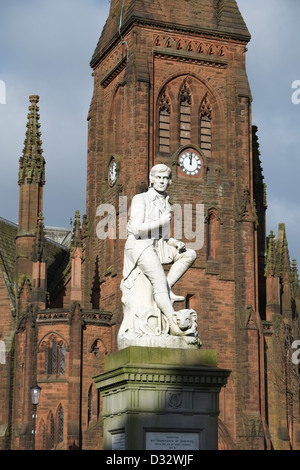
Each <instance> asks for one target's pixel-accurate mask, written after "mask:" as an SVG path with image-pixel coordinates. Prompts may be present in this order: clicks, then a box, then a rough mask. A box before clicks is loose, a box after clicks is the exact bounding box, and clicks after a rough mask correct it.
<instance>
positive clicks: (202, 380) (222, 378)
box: [94, 364, 230, 393]
mask: <svg viewBox="0 0 300 470" xmlns="http://www.w3.org/2000/svg"><path fill="white" fill-rule="evenodd" d="M229 373H230V372H229V371H227V370H223V369H218V368H214V367H207V366H198V367H180V366H171V365H163V364H162V365H152V366H146V365H145V364H127V365H125V366H124V367H120V368H117V369H114V370H110V371H107V372H104V373H102V374H101V376H100V377H99V379H98V378H97V377H94V381H95V384H96V387H97V388H100V389H101V392H102V393H105V391H106V390H110V389H111V387H112V385H113V386H114V387H122V385H123V384H125V383H126V384H128V385H130V386H132V387H135V386H137V387H141V386H145V387H147V386H153V385H160V386H172V385H176V386H178V385H180V386H182V387H183V388H184V387H196V388H197V389H198V390H202V389H205V390H207V389H213V390H217V389H220V388H221V387H223V386H224V385H226V383H227V378H228V376H229ZM100 382H101V385H100Z"/></svg>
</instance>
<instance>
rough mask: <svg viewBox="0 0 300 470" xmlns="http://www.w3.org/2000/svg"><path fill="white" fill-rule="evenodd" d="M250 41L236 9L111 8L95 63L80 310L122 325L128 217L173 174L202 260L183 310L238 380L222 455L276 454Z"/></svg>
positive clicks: (189, 281)
mask: <svg viewBox="0 0 300 470" xmlns="http://www.w3.org/2000/svg"><path fill="white" fill-rule="evenodd" d="M249 40H250V34H249V32H248V30H247V27H246V25H245V23H244V20H243V18H242V16H241V14H240V12H239V9H238V6H237V3H236V1H235V0H222V1H220V0H209V1H207V0H198V1H189V2H187V1H183V0H178V1H176V2H175V3H174V1H173V0H165V1H164V2H159V1H157V0H151V1H150V0H147V1H139V0H135V1H133V0H123V1H121V0H113V1H111V7H110V13H109V17H108V19H107V22H106V24H105V27H104V29H103V32H102V34H101V37H100V40H99V42H98V45H97V47H96V50H95V52H94V55H93V57H92V60H91V67H92V68H93V76H94V93H93V97H92V101H91V106H90V110H89V115H88V173H87V220H88V226H89V234H90V236H89V238H88V240H87V242H86V256H85V267H84V269H85V272H84V276H83V278H84V280H85V281H84V282H85V286H84V296H83V297H84V298H83V304H84V306H85V308H95V309H99V308H101V309H104V310H106V311H110V312H112V313H113V318H114V322H115V323H116V325H117V327H118V325H120V323H121V321H122V305H121V292H120V282H121V279H122V268H123V248H124V243H125V238H126V233H125V235H124V221H126V219H127V210H128V209H129V207H130V202H131V198H132V197H133V195H134V194H136V193H138V192H142V191H144V190H145V188H147V186H148V175H149V170H150V168H151V167H152V166H153V165H154V164H156V163H162V162H163V163H166V164H167V165H168V166H169V167H171V169H172V186H171V188H170V189H171V190H170V195H171V199H170V200H171V202H172V204H174V206H175V205H176V207H177V208H181V213H179V222H178V221H177V230H178V231H179V232H180V234H181V235H182V239H183V240H184V241H185V242H187V243H189V244H190V246H191V247H192V248H194V249H195V250H196V252H197V260H196V261H195V263H194V265H193V267H192V268H191V269H190V270H189V272H187V273H186V274H185V275H184V277H183V278H182V279H181V280H180V281H179V282H178V286H177V285H176V286H177V289H178V292H180V294H181V295H184V301H183V302H179V303H178V306H177V307H176V308H178V309H179V308H185V307H189V308H193V309H195V310H196V311H197V312H198V325H199V334H200V337H201V340H202V342H203V348H208V349H210V348H212V349H216V350H217V352H218V358H219V365H220V367H223V368H226V369H230V370H231V371H232V372H231V376H230V379H229V382H228V385H227V387H226V389H224V390H222V392H221V397H220V402H221V414H220V420H219V429H220V433H219V434H220V448H224V449H226V448H227V449H229V448H235V449H243V448H250V447H251V448H256V449H262V448H265V447H268V445H269V444H268V437H267V436H268V429H267V424H266V410H265V407H264V396H265V391H264V362H263V360H264V359H263V353H262V351H263V345H264V338H263V325H262V317H261V315H260V311H259V304H260V300H259V299H260V298H261V296H262V295H263V293H260V292H259V289H258V285H259V280H260V278H261V277H262V276H263V269H262V268H261V265H259V262H258V249H257V247H258V242H259V243H260V240H261V239H262V237H261V236H260V234H259V233H260V230H261V227H263V225H264V210H265V207H264V203H263V197H262V194H261V193H259V194H258V195H257V194H254V184H253V182H254V176H255V178H256V179H258V180H259V181H260V182H261V181H262V176H261V173H260V167H259V164H257V161H256V160H255V162H254V158H253V149H252V138H253V135H254V136H255V132H254V134H253V133H252V124H251V100H252V98H251V92H250V88H249V84H248V79H247V75H246V69H245V52H246V46H247V43H248V41H249ZM254 173H255V174H254ZM254 197H258V198H259V201H258V202H259V214H258V212H257V209H256V202H257V201H255V199H254ZM112 208H113V209H112ZM187 213H188V214H189V215H190V217H189V219H188V218H187V217H186V219H185V215H186V214H187ZM199 214H200V216H199ZM198 216H199V217H198ZM187 220H188V222H189V223H190V226H186V225H188V223H187ZM259 220H260V221H261V222H263V223H262V225H259V224H258V221H259ZM105 224H106V230H103V226H104V225H105ZM180 224H181V225H180ZM176 235H177V237H176V238H178V234H176ZM260 244H261V243H260ZM175 293H176V292H175Z"/></svg>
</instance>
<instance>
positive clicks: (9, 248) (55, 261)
mask: <svg viewBox="0 0 300 470" xmlns="http://www.w3.org/2000/svg"><path fill="white" fill-rule="evenodd" d="M17 230H18V226H17V224H15V223H13V222H10V221H8V220H6V219H3V218H1V217H0V269H1V271H2V273H3V276H4V279H5V282H6V285H7V288H8V291H9V294H10V297H11V299H13V298H14V295H15V294H14V289H13V287H14V263H15V238H16V235H17ZM45 231H46V234H49V233H51V231H52V232H55V229H53V228H52V229H51V230H49V229H48V230H47V228H46V230H45ZM45 240H46V253H47V289H48V291H49V292H51V291H52V289H53V288H54V287H55V286H56V285H57V283H58V282H59V280H60V279H61V277H62V274H63V272H64V271H65V269H66V268H67V266H68V264H69V261H70V251H69V243H68V244H67V245H63V244H60V243H57V242H55V241H53V240H51V239H49V238H45Z"/></svg>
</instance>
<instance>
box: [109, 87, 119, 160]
mask: <svg viewBox="0 0 300 470" xmlns="http://www.w3.org/2000/svg"><path fill="white" fill-rule="evenodd" d="M122 101H123V88H122V86H121V84H120V83H118V84H117V85H116V87H115V89H114V91H113V93H112V97H111V101H110V105H109V119H108V129H107V131H108V133H107V136H108V148H107V149H106V151H107V154H108V155H110V154H115V153H116V154H121V153H122V143H123V132H122V129H123V106H122ZM107 163H108V162H107Z"/></svg>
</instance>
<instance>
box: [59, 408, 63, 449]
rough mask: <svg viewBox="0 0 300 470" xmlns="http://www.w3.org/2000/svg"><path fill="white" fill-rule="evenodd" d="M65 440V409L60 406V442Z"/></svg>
mask: <svg viewBox="0 0 300 470" xmlns="http://www.w3.org/2000/svg"><path fill="white" fill-rule="evenodd" d="M63 440H64V410H63V407H62V406H60V407H59V411H58V444H59V443H60V442H63Z"/></svg>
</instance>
